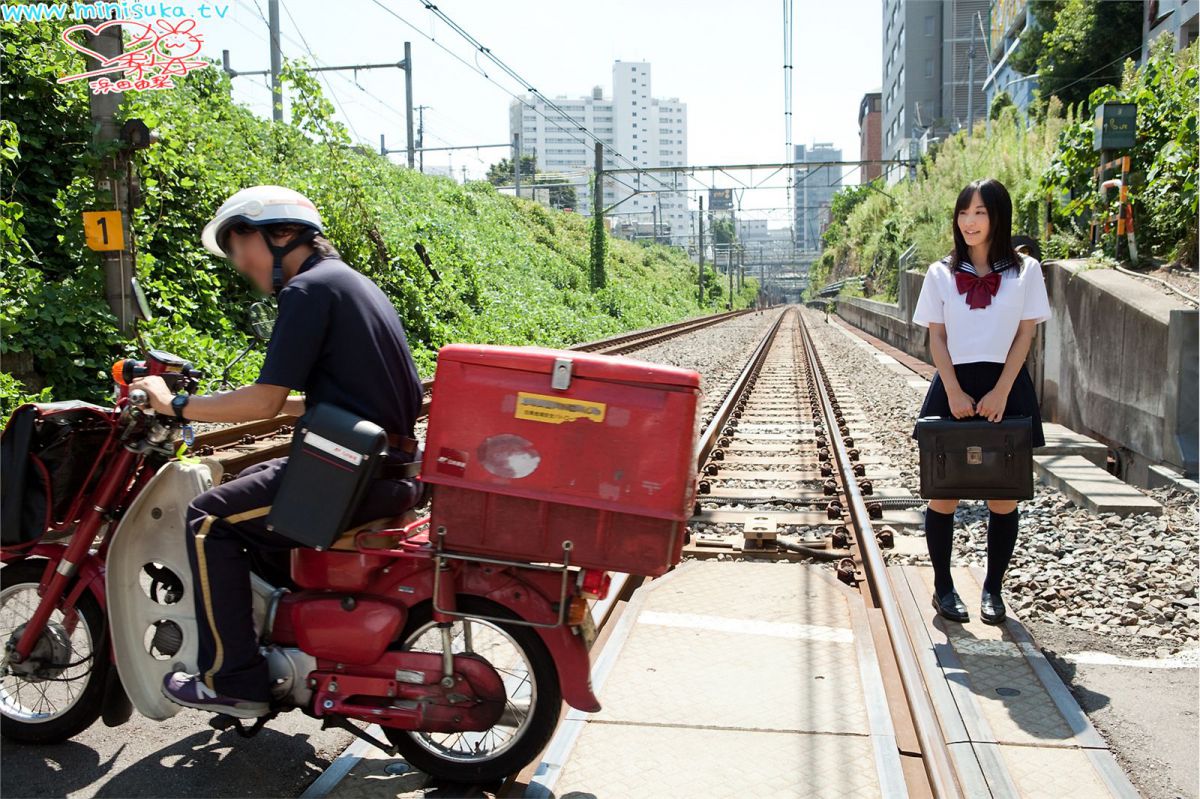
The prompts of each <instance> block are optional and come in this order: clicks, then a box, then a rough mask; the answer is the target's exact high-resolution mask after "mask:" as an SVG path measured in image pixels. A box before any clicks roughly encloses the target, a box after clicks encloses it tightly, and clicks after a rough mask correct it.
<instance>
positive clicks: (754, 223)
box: [737, 219, 770, 243]
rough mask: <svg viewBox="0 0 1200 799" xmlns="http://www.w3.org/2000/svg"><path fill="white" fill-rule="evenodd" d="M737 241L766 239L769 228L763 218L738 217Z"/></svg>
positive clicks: (768, 234)
mask: <svg viewBox="0 0 1200 799" xmlns="http://www.w3.org/2000/svg"><path fill="white" fill-rule="evenodd" d="M737 227H738V230H737V235H738V241H740V242H743V243H745V242H748V241H766V240H767V238H768V237H769V236H770V230H769V228H768V226H767V220H765V219H739V220H738V223H737Z"/></svg>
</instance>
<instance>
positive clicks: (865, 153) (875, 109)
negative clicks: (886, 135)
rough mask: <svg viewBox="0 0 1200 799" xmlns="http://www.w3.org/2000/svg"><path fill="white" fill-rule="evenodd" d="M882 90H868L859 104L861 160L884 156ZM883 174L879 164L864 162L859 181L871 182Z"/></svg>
mask: <svg viewBox="0 0 1200 799" xmlns="http://www.w3.org/2000/svg"><path fill="white" fill-rule="evenodd" d="M882 99H883V94H882V93H881V92H867V93H866V94H864V95H863V98H862V102H861V103H859V104H858V158H859V160H860V161H878V160H879V159H881V158H882V157H883V155H882V153H883V141H882V139H881V138H880V134H881V132H882V130H881V128H882V121H881V119H880V113H879V108H880V103H881V101H882ZM881 174H883V167H882V166H881V165H879V164H863V165H862V168H861V169H860V170H859V183H870V182H871V181H872V180H874V179H875V178H877V177H879V176H880V175H881Z"/></svg>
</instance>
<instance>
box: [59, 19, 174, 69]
mask: <svg viewBox="0 0 1200 799" xmlns="http://www.w3.org/2000/svg"><path fill="white" fill-rule="evenodd" d="M114 25H117V26H122V25H129V26H136V27H139V28H141V29H142V34H141V36H138V37H137V38H135V39H133V40H132V41H130V42H129V44H137V43H138V42H142V41H145V40H146V39H149V38H150V37H151V35H153V31H152V30H151V29H150V26H149V25H145V24H143V23H141V22H130V21H128V20H121V19H110V20H109V21H108V22H103V23H101V24H99V25H72V26H71V27H69V28H67V29H66V30H64V31H63V32H62V40H63V41H64V42H66V43H67V44H68V45H69V46H70V47H72V48H74V49H75V50H78V51H79V52H81V53H83V54H84V55H85V56H88V57H89V58H93V59H95V60H96V61H98V62H99V63H100V64H101V65H107V64H109V63H111V61H110V59H108V58H107V57H106V56H103V55H100V53H97V52H96V51H95V50H91V49H89V48H87V47H84V46H83V45H82V44H80V43H79V42H77V41H75V40H74V39H72V38H71V34H72V33H75V32H76V31H87V32H89V33H91V34H92V35H93V36H99V35H100V33H101V32H102V31H105V30H107V29H109V28H111V27H113V26H114ZM126 52H129V51H126Z"/></svg>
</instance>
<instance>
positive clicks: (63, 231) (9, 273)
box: [0, 25, 753, 411]
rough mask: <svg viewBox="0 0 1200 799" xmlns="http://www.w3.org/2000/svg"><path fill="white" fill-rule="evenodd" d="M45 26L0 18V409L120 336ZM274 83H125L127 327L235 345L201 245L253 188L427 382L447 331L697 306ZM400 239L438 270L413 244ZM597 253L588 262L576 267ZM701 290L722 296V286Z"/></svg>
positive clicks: (219, 76) (221, 290)
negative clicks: (142, 295)
mask: <svg viewBox="0 0 1200 799" xmlns="http://www.w3.org/2000/svg"><path fill="white" fill-rule="evenodd" d="M60 30H61V27H59V28H55V26H53V25H37V26H34V25H24V26H17V25H4V26H3V27H0V36H2V37H3V42H4V44H3V45H2V47H3V54H4V61H3V71H2V80H0V86H2V92H3V93H2V95H0V101H2V102H3V106H4V117H5V120H4V123H3V124H0V185H2V186H3V189H2V192H0V202H2V203H3V206H2V209H3V214H2V215H0V220H2V221H0V242H2V243H3V245H4V246H3V255H2V256H0V257H2V258H3V260H2V261H0V265H2V266H3V268H4V280H3V282H2V285H0V331H2V333H3V342H2V345H0V346H2V350H0V351H2V353H3V356H4V372H3V373H0V374H3V377H0V410H3V411H7V410H9V409H11V407H12V406H13V404H14V403H16V402H17V401H19V400H20V399H21V398H22V397H24V396H27V395H30V394H39V395H42V396H49V395H48V394H42V392H43V389H44V388H47V387H49V388H51V389H52V392H53V396H54V397H55V398H59V399H68V398H82V399H90V400H93V401H103V399H104V397H105V396H106V395H107V394H108V386H109V383H108V379H107V377H106V374H107V371H108V367H109V366H110V365H111V364H112V362H113V361H114V360H116V359H117V358H120V357H125V356H127V355H133V354H135V353H136V352H137V349H138V347H137V346H136V345H135V344H134V343H133V342H129V341H126V340H124V339H122V338H121V337H120V336H119V334H118V332H117V330H116V325H115V319H114V318H113V316H112V314H111V313H110V312H109V310H108V306H107V303H106V302H105V300H104V275H103V270H102V268H101V266H100V263H99V259H98V258H97V257H96V255H95V254H94V253H92V252H91V251H89V250H87V249H86V248H85V246H84V241H83V233H82V227H81V225H80V217H79V214H80V212H82V211H83V210H87V209H91V208H105V207H111V200H109V199H108V198H105V197H101V196H98V194H97V192H96V190H95V189H94V186H95V175H94V171H95V169H96V165H97V163H98V159H97V157H96V154H95V153H93V152H92V150H91V144H90V138H91V127H90V123H89V118H88V101H87V95H86V86H84V85H83V84H82V82H80V83H71V84H65V85H59V84H57V83H55V79H56V78H57V77H58V76H60V75H63V74H66V73H68V72H74V71H82V67H83V65H82V60H81V59H75V58H74V56H72V55H70V53H71V52H72V51H71V50H70V49H69V48H66V47H65V46H62V45H61V42H60V41H59V40H58V33H59V31H60ZM284 76H285V80H286V84H287V89H288V92H289V95H290V97H291V102H290V107H291V116H292V118H291V121H290V122H289V123H287V124H275V123H272V122H271V121H269V120H264V119H260V118H258V117H256V116H255V115H254V114H253V113H251V112H250V111H249V110H248V109H246V108H243V107H241V106H238V105H236V104H235V103H233V101H232V100H231V98H230V84H229V79H228V77H227V76H226V75H225V74H224V73H223V72H222V71H221V70H220V69H219V68H213V69H203V70H198V71H196V72H193V73H191V74H189V75H188V76H187V77H186V78H184V79H182V80H179V81H177V82H176V83H177V88H176V89H173V90H167V91H157V92H144V93H140V94H139V93H130V94H128V95H126V97H125V100H124V103H123V105H122V115H123V117H127V118H135V117H136V118H141V119H143V120H144V121H145V122H146V124H148V125H149V126H150V127H151V128H154V129H156V130H157V131H158V133H159V136H160V139H159V141H158V142H157V143H156V144H154V145H153V146H152V147H150V148H149V149H147V150H142V151H139V152H138V154H137V155H136V163H135V168H136V171H137V173H138V175H139V176H140V179H141V192H142V203H141V204H140V205H139V206H138V207H137V208H136V210H135V211H134V212H133V214H132V219H131V220H130V226H131V230H132V233H133V238H134V241H135V243H136V253H137V259H136V272H137V275H138V278H139V280H140V281H141V283H142V285H143V287H144V288H145V289H146V293H147V295H148V296H149V299H150V302H151V305H152V306H153V307H154V309H155V312H156V314H157V317H156V319H155V320H154V322H152V323H149V324H147V325H143V326H142V328H141V333H142V336H143V338H144V340H145V341H146V343H147V344H149V345H152V346H157V347H161V348H163V349H169V350H173V351H175V352H177V353H179V354H180V355H182V356H184V357H187V358H188V359H189V360H191V361H192V362H193V363H195V364H197V365H198V366H200V367H201V368H204V369H205V370H206V371H208V372H210V373H218V372H219V371H220V368H221V366H222V365H223V364H225V363H227V362H228V361H230V360H232V358H233V357H234V356H235V355H236V354H237V353H238V352H239V351H240V350H241V349H242V348H244V347H245V346H246V344H247V343H248V342H249V336H248V332H249V326H248V324H247V320H246V319H245V313H246V309H247V308H248V307H249V305H250V303H251V302H252V301H253V300H254V299H255V295H254V293H253V292H252V290H251V288H250V287H249V286H248V284H247V283H246V282H245V281H243V280H242V279H241V278H240V277H239V276H238V275H237V274H236V272H235V271H234V270H233V269H232V268H231V267H230V266H229V264H228V263H226V262H225V261H223V260H219V259H216V258H214V257H212V256H211V255H209V254H208V253H207V252H206V251H205V250H204V249H203V248H202V247H201V245H200V240H199V239H200V231H201V230H202V228H203V226H204V224H205V223H206V222H207V221H208V219H209V218H210V216H211V214H212V213H213V212H214V210H215V209H216V208H217V206H218V205H219V204H220V203H221V202H222V201H223V200H224V199H225V198H226V197H228V196H229V195H231V194H233V193H234V192H235V191H237V190H239V189H241V188H244V187H246V186H251V185H255V184H261V183H274V184H281V185H286V186H290V187H293V188H295V189H296V190H298V191H301V192H303V193H304V194H306V195H308V196H309V197H310V198H311V199H312V200H313V201H314V202H315V203H316V205H317V206H318V207H319V208H320V209H321V212H322V216H323V218H324V220H325V224H326V231H327V235H328V237H329V238H330V240H331V241H332V242H333V243H334V245H335V246H336V247H337V248H338V249H339V250H340V251H341V253H342V255H343V257H344V258H345V260H346V261H347V263H349V264H351V265H352V266H354V267H355V268H356V269H359V270H360V271H362V272H363V273H364V274H366V275H367V276H369V277H370V278H371V279H372V280H374V281H375V282H376V283H378V284H379V286H380V287H381V288H382V289H383V290H384V292H385V293H386V294H387V295H388V296H389V297H390V298H391V300H392V302H393V304H394V305H395V307H396V309H397V312H398V313H399V314H400V317H401V320H402V321H403V323H404V325H405V329H406V332H407V333H408V340H409V344H410V346H411V348H412V350H413V355H414V358H415V359H416V361H417V365H418V368H419V369H420V372H421V373H422V374H425V375H430V374H432V373H433V367H434V362H435V358H436V352H437V350H438V348H440V347H441V346H442V345H444V344H447V343H450V342H454V341H473V342H480V343H504V344H525V343H536V344H542V345H546V346H564V345H567V344H570V343H573V342H576V341H582V340H588V339H595V338H600V337H603V336H609V335H614V334H616V333H618V332H621V331H622V330H628V329H631V328H639V327H647V326H650V325H654V324H661V323H665V322H668V321H671V320H675V319H679V318H684V317H688V316H694V315H696V314H698V313H700V312H701V308H700V307H699V306H698V304H697V302H696V291H695V274H696V272H695V266H694V264H692V263H691V262H690V261H688V259H687V258H686V256H685V255H684V254H683V252H682V251H680V250H678V249H673V248H668V247H663V246H655V247H649V248H647V247H641V246H638V245H635V244H632V243H629V242H623V241H610V240H609V237H608V235H607V233H606V232H605V231H604V229H603V227H601V228H600V229H599V230H595V229H593V230H591V231H589V220H587V219H585V218H583V217H581V216H578V215H575V214H569V213H560V212H557V211H554V210H547V209H545V208H543V207H541V206H540V205H538V204H536V203H533V202H530V201H528V200H523V199H522V200H518V199H516V198H513V197H506V196H502V195H499V194H498V193H497V192H496V190H495V189H494V188H493V187H492V186H491V185H490V184H488V183H486V182H473V183H468V184H465V185H459V184H456V183H455V182H453V181H451V180H449V179H446V178H438V177H431V176H425V175H421V174H419V173H415V172H413V171H411V170H407V169H403V168H400V167H397V166H395V165H393V164H391V163H390V162H389V161H387V159H385V158H384V157H382V156H380V155H378V154H377V153H375V152H373V151H371V150H370V149H369V148H365V147H358V146H354V145H353V144H352V140H351V138H350V137H349V135H348V134H347V133H346V131H345V129H344V128H343V127H342V126H341V125H340V124H338V123H337V122H336V121H335V120H334V119H333V117H332V112H333V109H332V107H331V105H330V104H329V103H328V102H327V101H326V100H325V99H324V97H323V96H322V94H321V92H320V88H319V84H318V83H317V81H316V80H315V79H314V78H313V77H312V76H311V75H310V74H308V73H304V72H302V71H299V70H297V69H295V68H294V67H293V66H292V65H288V67H287V68H285V73H284ZM418 242H419V243H422V244H424V245H425V247H426V248H427V249H428V251H429V253H430V255H431V257H432V259H433V261H434V267H435V269H436V271H437V274H438V276H439V280H437V281H436V282H435V279H434V277H433V275H432V274H431V273H430V272H429V271H428V270H427V269H426V268H425V266H424V264H423V263H421V261H420V260H419V258H418V257H417V255H416V253H415V252H414V249H413V247H414V245H415V244H416V243H418ZM595 249H599V251H600V253H601V255H602V263H603V264H604V268H603V270H602V271H601V272H600V273H599V274H594V273H592V272H591V269H590V261H589V250H595ZM593 285H595V286H596V290H595V291H592V290H591V287H592V286H593ZM713 292H714V294H716V295H719V296H720V297H721V298H722V300H721V302H720V304H721V305H723V304H724V297H725V295H724V294H722V293H721V292H722V289H721V287H720V286H719V285H718V286H715V287H714V288H713ZM747 296H748V297H749V301H752V299H753V294H752V293H751V294H749V295H746V294H745V293H744V292H743V294H742V295H739V296H738V297H737V298H736V299H735V302H736V303H737V304H738V305H739V306H740V305H745V304H746V303H747V302H748V299H747ZM716 304H717V303H715V302H714V303H713V305H716ZM260 365H261V354H254V355H252V356H250V357H248V358H247V359H246V360H245V361H243V362H242V364H240V365H239V366H238V368H237V369H235V371H234V372H233V374H232V375H231V378H232V380H234V381H235V382H249V381H250V380H252V379H253V378H254V377H255V375H256V374H257V369H258V367H259V366H260Z"/></svg>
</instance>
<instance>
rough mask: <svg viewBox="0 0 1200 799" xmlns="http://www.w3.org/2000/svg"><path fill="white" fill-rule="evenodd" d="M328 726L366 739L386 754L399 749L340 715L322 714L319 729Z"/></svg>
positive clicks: (394, 752) (327, 727)
mask: <svg viewBox="0 0 1200 799" xmlns="http://www.w3.org/2000/svg"><path fill="white" fill-rule="evenodd" d="M330 727H337V728H338V729H339V730H345V731H346V732H348V733H350V734H351V735H353V736H354V737H356V738H359V739H361V740H364V741H366V742H367V743H369V744H370V745H371V746H374V747H375V748H376V749H379V750H381V751H383V752H385V753H386V754H389V755H393V756H394V755H395V754H396V753H397V752H399V751H400V750H399V749H397V748H396V747H395V746H393V745H392V744H391V743H384V742H383V741H381V740H379V739H378V738H376V737H375V736H374V735H372V734H371V733H369V732H367V731H366V730H360V729H359V728H358V727H356V726H354V724H353V723H352V722H351V721H350V720H349V719H345V718H342V717H341V716H324V717H323V718H322V719H321V729H322V730H327V729H329V728H330Z"/></svg>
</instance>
